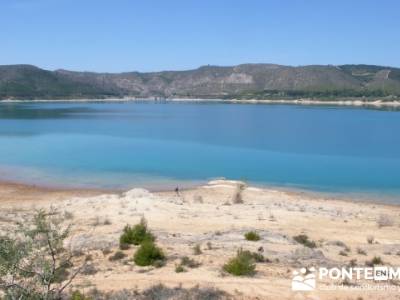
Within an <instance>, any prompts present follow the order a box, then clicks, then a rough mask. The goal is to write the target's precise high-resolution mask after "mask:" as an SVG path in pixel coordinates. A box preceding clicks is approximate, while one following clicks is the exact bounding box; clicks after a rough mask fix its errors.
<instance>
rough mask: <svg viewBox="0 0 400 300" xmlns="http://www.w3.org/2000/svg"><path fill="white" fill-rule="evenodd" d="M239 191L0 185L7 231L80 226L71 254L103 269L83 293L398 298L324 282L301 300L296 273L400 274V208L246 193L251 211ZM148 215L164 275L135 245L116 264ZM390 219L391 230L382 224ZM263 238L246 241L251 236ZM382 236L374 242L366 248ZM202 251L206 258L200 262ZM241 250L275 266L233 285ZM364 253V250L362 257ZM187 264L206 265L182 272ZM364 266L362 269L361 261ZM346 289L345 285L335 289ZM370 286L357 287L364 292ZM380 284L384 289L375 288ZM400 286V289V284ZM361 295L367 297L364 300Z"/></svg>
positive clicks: (83, 278)
mask: <svg viewBox="0 0 400 300" xmlns="http://www.w3.org/2000/svg"><path fill="white" fill-rule="evenodd" d="M238 185H240V183H238V182H235V181H226V180H224V181H222V180H219V181H213V182H210V183H208V184H206V185H203V186H199V187H197V188H193V189H190V190H185V191H182V192H181V193H180V195H179V196H178V195H176V194H175V193H173V192H158V193H150V192H148V191H146V190H142V189H133V190H130V191H127V192H125V193H111V192H110V193H104V192H103V191H96V190H57V189H43V188H39V187H32V186H25V185H21V184H12V183H2V184H0V206H1V209H0V226H1V227H0V228H1V230H2V231H6V230H7V229H8V228H9V226H12V224H13V222H15V221H18V220H21V219H23V218H25V217H26V216H29V215H31V214H32V213H33V212H34V210H35V209H38V208H46V209H49V208H50V206H52V207H55V208H56V209H57V210H59V211H60V212H62V213H64V214H66V215H68V220H66V221H65V222H70V223H72V224H73V235H72V238H71V240H70V241H69V246H70V247H71V248H72V249H73V250H74V251H82V252H84V253H89V254H90V255H91V256H92V261H91V264H92V266H93V267H94V269H95V270H96V272H94V273H93V274H90V275H80V276H79V278H78V279H77V281H76V282H75V285H76V286H77V287H78V288H82V287H84V288H85V289H89V288H90V287H93V286H96V287H97V288H98V289H100V290H106V291H107V290H120V289H123V288H126V289H132V288H138V289H139V290H141V289H144V288H147V287H149V286H151V285H154V284H157V283H163V284H165V285H167V286H171V287H175V286H180V285H182V286H183V287H188V288H190V287H193V286H195V285H200V286H201V287H215V288H218V289H221V290H224V291H226V292H228V293H229V294H231V295H232V297H233V298H235V299H399V295H400V292H399V291H400V289H399V290H398V291H395V292H393V291H392V292H386V291H383V292H382V291H381V292H379V291H366V290H356V291H323V290H321V289H320V288H323V287H328V285H329V284H331V283H332V282H327V281H321V282H318V289H317V290H315V291H312V292H306V293H304V292H292V291H291V279H292V271H293V270H296V269H298V268H300V267H303V266H305V267H308V266H316V267H332V266H338V267H342V266H346V265H348V264H349V263H351V262H352V263H353V264H354V263H355V264H357V265H359V266H365V262H366V261H367V260H370V259H371V258H372V257H374V256H379V257H381V258H382V260H383V261H384V263H385V264H389V265H392V266H400V234H399V227H400V222H399V216H400V206H393V205H384V204H373V203H360V202H351V201H343V200H336V199H324V198H321V197H320V198H318V197H310V196H308V195H306V194H304V193H296V192H284V191H277V190H272V189H260V188H255V187H249V186H245V188H244V189H243V191H242V199H243V203H239V204H235V203H233V200H232V197H233V195H234V194H235V193H236V191H237V188H238ZM141 217H145V218H146V219H147V221H148V224H149V227H150V229H151V230H152V232H153V233H154V235H155V236H156V237H157V242H158V244H159V245H160V246H161V247H162V248H163V249H164V250H165V252H166V254H167V263H166V265H165V266H164V267H162V268H153V267H138V266H136V265H135V264H134V263H133V262H132V260H131V258H132V255H133V253H134V252H135V249H136V247H133V248H131V249H129V250H125V251H124V252H125V253H126V254H127V258H126V259H124V260H122V261H114V262H111V261H109V256H110V255H112V253H114V252H115V251H117V250H118V239H119V236H120V234H121V232H122V229H123V227H124V226H125V225H126V224H136V223H137V222H138V221H139V220H140V218H141ZM382 220H389V221H390V222H389V223H387V224H384V226H381V225H382V223H381V221H382ZM249 230H256V231H257V232H258V233H259V234H260V236H261V238H262V239H261V240H260V241H257V242H251V241H246V240H245V239H244V237H243V235H244V233H245V232H247V231H249ZM299 234H306V235H307V236H308V237H309V238H310V239H311V240H313V241H315V242H316V244H317V248H314V249H310V248H307V247H304V246H303V245H301V244H299V243H297V242H296V241H295V240H294V239H293V236H296V235H299ZM371 237H373V242H371V243H369V242H368V241H367V240H368V239H371ZM196 244H199V245H200V247H201V250H202V253H201V254H199V255H194V252H193V247H194V245H196ZM240 248H243V249H246V250H251V251H254V252H260V253H262V254H263V255H264V257H266V258H268V259H269V261H270V262H267V263H257V267H256V270H257V273H256V274H255V276H253V277H234V276H231V275H228V274H225V273H223V272H222V271H221V269H222V266H223V264H224V263H226V261H227V260H228V259H229V258H231V257H233V256H234V255H235V253H236V251H237V250H238V249H240ZM361 250H362V251H361ZM182 256H188V257H190V258H192V259H194V260H196V261H197V262H199V263H201V265H200V266H199V267H198V268H194V269H188V270H187V272H184V273H176V272H175V266H176V264H178V263H179V260H180V258H181V257H182ZM354 260H356V262H355V261H354ZM336 283H337V282H336ZM361 283H363V282H354V283H351V284H355V285H360V284H361ZM368 283H369V284H372V285H378V284H379V282H373V281H372V282H368ZM392 284H393V285H394V286H397V285H398V284H399V281H397V282H393V283H392ZM359 297H360V298H359Z"/></svg>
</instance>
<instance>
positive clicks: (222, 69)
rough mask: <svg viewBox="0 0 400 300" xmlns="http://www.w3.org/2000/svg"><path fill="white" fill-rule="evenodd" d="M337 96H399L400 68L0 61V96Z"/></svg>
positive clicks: (10, 97)
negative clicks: (135, 66) (142, 68)
mask: <svg viewBox="0 0 400 300" xmlns="http://www.w3.org/2000/svg"><path fill="white" fill-rule="evenodd" d="M123 97H132V98H153V97H157V98H160V97H161V98H205V99H208V98H221V99H244V100H246V99H299V98H310V99H316V98H318V99H330V100H332V99H340V98H367V99H368V98H376V97H383V98H398V97H400V68H395V67H388V66H378V65H366V64H358V65H351V64H348V65H338V66H335V65H306V66H285V65H278V64H256V63H249V64H240V65H236V66H213V65H206V66H201V67H199V68H197V69H192V70H184V71H171V70H170V71H158V72H137V71H133V72H122V73H98V72H87V71H84V72H81V71H69V70H64V69H58V70H55V71H49V70H45V69H41V68H39V67H36V66H33V65H26V64H21V65H0V99H22V100H24V99H44V100H46V99H54V100H57V99H66V100H68V99H85V98H87V99H95V98H99V99H104V98H123Z"/></svg>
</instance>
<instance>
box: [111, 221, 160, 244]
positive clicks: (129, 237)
mask: <svg viewBox="0 0 400 300" xmlns="http://www.w3.org/2000/svg"><path fill="white" fill-rule="evenodd" d="M146 240H150V241H154V240H155V238H154V236H153V234H152V233H151V232H150V231H149V230H148V229H147V221H146V219H145V218H142V219H141V220H140V223H139V224H136V225H135V226H134V227H131V226H129V225H126V226H125V228H124V232H123V233H122V235H121V237H120V239H119V244H120V247H121V245H124V244H128V245H140V244H141V243H142V242H143V241H146ZM123 247H124V246H123Z"/></svg>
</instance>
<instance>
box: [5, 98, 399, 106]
mask: <svg viewBox="0 0 400 300" xmlns="http://www.w3.org/2000/svg"><path fill="white" fill-rule="evenodd" d="M140 101H162V102H188V103H201V102H215V103H228V104H229V103H240V104H292V105H332V106H335V105H337V106H358V107H362V106H365V107H376V108H380V107H394V108H397V107H400V101H397V100H394V101H388V100H382V99H377V100H371V101H365V100H313V99H293V100H287V99H276V100H267V99H265V100H263V99H248V100H243V99H228V100H227V99H195V98H167V99H161V98H153V97H150V98H133V97H124V98H106V99H58V100H18V99H5V100H0V103H48V102H55V103H57V102H58V103H65V102H71V103H73V102H77V103H79V102H82V103H85V102H140Z"/></svg>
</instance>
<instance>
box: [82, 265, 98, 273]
mask: <svg viewBox="0 0 400 300" xmlns="http://www.w3.org/2000/svg"><path fill="white" fill-rule="evenodd" d="M97 272H98V270H97V268H96V267H95V266H94V265H93V264H85V265H84V266H83V268H82V271H81V273H82V274H83V275H94V274H96V273H97Z"/></svg>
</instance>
